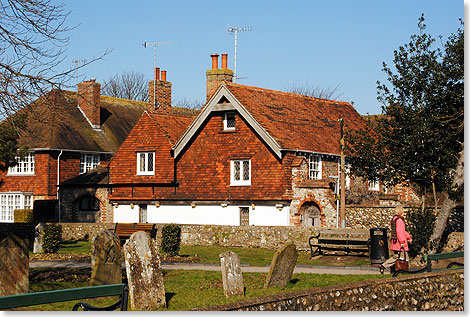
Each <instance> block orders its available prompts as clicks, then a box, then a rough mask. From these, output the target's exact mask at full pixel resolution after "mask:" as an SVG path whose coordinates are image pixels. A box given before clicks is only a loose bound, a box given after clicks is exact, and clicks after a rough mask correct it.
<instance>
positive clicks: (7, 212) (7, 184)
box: [0, 79, 149, 222]
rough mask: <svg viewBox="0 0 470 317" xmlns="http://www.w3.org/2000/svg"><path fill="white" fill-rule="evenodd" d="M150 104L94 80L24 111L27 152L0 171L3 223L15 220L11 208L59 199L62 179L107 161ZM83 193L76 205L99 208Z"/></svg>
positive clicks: (21, 141) (57, 92)
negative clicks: (105, 92) (105, 91)
mask: <svg viewBox="0 0 470 317" xmlns="http://www.w3.org/2000/svg"><path fill="white" fill-rule="evenodd" d="M148 107H149V104H148V103H146V102H137V101H131V100H123V99H118V98H111V97H107V96H101V95H100V84H99V83H97V82H95V80H94V79H92V80H90V81H85V82H82V83H80V84H78V92H72V91H64V90H57V89H54V90H52V91H50V92H48V93H47V94H45V95H44V96H42V97H40V98H38V99H37V100H36V101H34V102H33V103H31V105H30V106H28V107H27V108H25V109H23V110H22V111H20V112H19V113H23V114H26V115H27V121H26V122H27V124H26V127H25V129H24V130H23V131H22V132H21V136H20V138H19V146H27V148H28V150H29V152H28V153H27V155H26V156H25V157H24V158H20V157H17V163H18V164H17V165H16V166H15V167H11V168H9V170H8V171H6V172H0V222H13V210H15V209H23V208H26V209H27V208H32V207H33V202H35V201H36V202H39V201H43V200H48V201H53V200H57V199H58V196H59V195H60V190H58V186H57V185H58V184H59V183H61V182H64V181H66V180H68V179H71V178H73V177H75V176H77V175H81V174H84V173H85V172H87V171H89V170H91V169H93V168H95V167H97V166H98V165H100V164H103V163H105V162H107V161H108V160H109V159H110V158H111V157H112V155H113V154H114V152H116V150H117V149H118V148H119V146H120V145H121V143H122V142H123V141H124V139H125V138H126V137H127V134H128V133H129V132H130V131H131V129H132V128H133V127H134V125H135V124H136V123H137V121H138V120H139V118H140V117H141V116H142V113H143V112H144V111H145V110H147V109H148ZM6 122H7V120H5V121H4V123H6ZM84 194H85V195H84V196H83V197H77V200H76V202H75V203H76V204H77V205H80V208H81V209H83V210H84V211H86V210H94V209H96V208H98V207H97V204H98V203H99V202H98V201H96V200H95V198H94V195H88V194H86V193H84ZM35 205H36V204H35ZM56 208H58V210H57V211H58V212H59V213H58V217H59V218H60V215H61V213H60V210H61V205H60V204H59V206H58V207H56ZM77 220H78V219H77ZM93 220H95V219H93ZM101 220H103V221H106V220H107V219H101Z"/></svg>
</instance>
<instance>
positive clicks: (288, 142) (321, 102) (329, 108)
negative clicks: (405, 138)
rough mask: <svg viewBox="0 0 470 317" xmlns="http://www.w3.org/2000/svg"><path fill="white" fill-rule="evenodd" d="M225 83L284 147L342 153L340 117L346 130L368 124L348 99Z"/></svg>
mask: <svg viewBox="0 0 470 317" xmlns="http://www.w3.org/2000/svg"><path fill="white" fill-rule="evenodd" d="M224 84H225V85H226V86H227V88H228V89H229V90H230V92H231V93H232V94H233V95H234V96H235V98H237V100H238V101H239V102H240V103H241V104H242V105H243V106H244V107H245V108H246V109H247V110H248V111H249V112H250V113H251V115H252V116H253V117H254V118H255V119H256V121H258V123H259V124H260V125H261V126H262V127H263V128H264V129H265V130H266V131H267V132H268V133H269V134H270V135H271V136H272V137H273V138H274V139H275V140H276V142H278V144H279V145H280V146H281V148H282V149H292V150H304V151H313V152H320V153H331V154H340V151H339V140H340V124H339V122H338V119H339V118H343V120H344V123H345V131H346V130H347V129H348V128H350V129H358V128H361V127H363V126H364V125H365V123H364V121H363V119H362V118H361V116H360V114H359V113H358V112H357V111H356V110H355V109H354V108H353V106H352V105H351V104H350V103H348V102H342V101H334V100H327V99H318V98H313V97H308V96H303V95H298V94H294V93H287V92H281V91H276V90H269V89H263V88H257V87H251V86H244V85H239V84H235V83H229V82H225V83H224Z"/></svg>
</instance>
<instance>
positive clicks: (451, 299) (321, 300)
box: [194, 269, 464, 311]
mask: <svg viewBox="0 0 470 317" xmlns="http://www.w3.org/2000/svg"><path fill="white" fill-rule="evenodd" d="M194 310H199V311H355V310H360V311H379V310H386V311H416V310H418V311H419V310H427V311H443V310H454V311H463V310H464V271H463V269H462V270H451V271H441V272H432V273H424V274H417V275H407V276H403V277H395V278H388V279H379V280H369V281H361V282H356V283H348V284H343V285H338V286H328V287H321V288H313V289H309V290H302V291H296V292H290V293H285V294H279V295H272V296H266V297H264V298H257V299H252V300H246V301H242V302H237V303H230V304H226V305H219V306H210V307H203V308H198V309H194Z"/></svg>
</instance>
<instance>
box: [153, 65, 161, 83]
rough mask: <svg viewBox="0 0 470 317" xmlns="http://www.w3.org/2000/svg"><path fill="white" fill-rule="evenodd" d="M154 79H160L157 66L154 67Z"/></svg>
mask: <svg viewBox="0 0 470 317" xmlns="http://www.w3.org/2000/svg"><path fill="white" fill-rule="evenodd" d="M154 79H155V80H160V68H158V67H155V76H154Z"/></svg>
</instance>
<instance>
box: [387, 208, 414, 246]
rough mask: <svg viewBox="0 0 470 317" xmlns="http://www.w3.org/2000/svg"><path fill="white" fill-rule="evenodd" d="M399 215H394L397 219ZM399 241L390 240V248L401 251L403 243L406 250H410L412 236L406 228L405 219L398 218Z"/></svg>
mask: <svg viewBox="0 0 470 317" xmlns="http://www.w3.org/2000/svg"><path fill="white" fill-rule="evenodd" d="M396 217H397V216H394V217H393V219H395V218H396ZM397 237H398V239H397V241H396V242H395V243H394V242H393V240H391V241H390V250H392V251H400V248H401V244H403V245H404V248H405V251H409V249H408V240H411V236H410V235H409V234H408V232H406V230H405V223H404V222H403V219H401V218H400V219H398V220H397Z"/></svg>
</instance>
